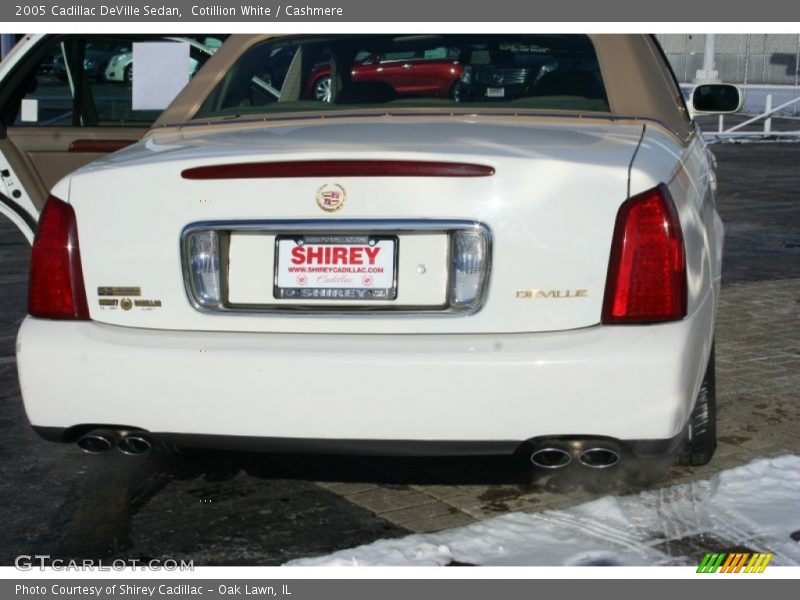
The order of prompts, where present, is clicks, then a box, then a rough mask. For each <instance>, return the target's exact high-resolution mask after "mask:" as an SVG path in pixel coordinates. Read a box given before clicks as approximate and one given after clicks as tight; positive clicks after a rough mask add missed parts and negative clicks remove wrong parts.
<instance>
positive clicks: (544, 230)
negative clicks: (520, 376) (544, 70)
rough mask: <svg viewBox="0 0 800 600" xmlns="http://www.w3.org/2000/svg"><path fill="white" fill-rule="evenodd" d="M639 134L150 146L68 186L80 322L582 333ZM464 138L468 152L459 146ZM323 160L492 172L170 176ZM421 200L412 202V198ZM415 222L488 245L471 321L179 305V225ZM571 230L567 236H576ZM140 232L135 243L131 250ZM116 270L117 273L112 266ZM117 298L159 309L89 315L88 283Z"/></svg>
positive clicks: (496, 133)
mask: <svg viewBox="0 0 800 600" xmlns="http://www.w3.org/2000/svg"><path fill="white" fill-rule="evenodd" d="M640 135H641V128H640V127H624V126H614V127H610V126H608V125H581V126H577V127H574V128H570V129H567V128H564V127H563V126H556V125H553V126H550V125H543V124H541V123H538V124H536V125H529V126H526V124H525V123H524V122H519V123H509V124H490V123H477V122H469V121H455V122H448V123H436V122H420V123H413V122H409V121H408V120H404V121H401V122H393V121H389V122H386V121H380V122H377V123H376V122H375V121H370V122H358V123H342V124H320V123H312V124H308V125H286V126H280V127H271V128H258V129H252V130H250V131H236V132H231V133H221V134H218V135H215V136H208V137H202V138H196V139H190V140H187V141H185V142H180V141H179V140H174V141H172V142H171V143H170V142H163V143H158V142H156V141H155V140H153V139H149V140H146V141H144V142H141V143H139V144H137V145H136V146H134V147H131V148H130V149H126V150H125V151H122V152H119V153H116V154H114V155H113V156H110V157H109V158H108V159H106V160H103V161H98V162H96V163H93V164H92V165H90V166H89V167H87V168H85V169H82V170H80V171H78V172H76V173H75V174H74V176H73V177H72V179H71V184H70V185H71V190H70V198H71V199H70V202H71V203H72V204H73V206H74V207H75V211H76V213H77V216H78V229H79V237H80V241H81V248H82V249H83V270H84V277H85V279H86V281H87V282H89V283H87V294H88V300H89V305H90V310H91V317H92V319H94V320H97V321H100V322H104V323H109V324H117V325H125V326H133V327H148V328H156V329H178V330H206V331H231V330H234V331H259V332H268V331H269V332H316V333H376V332H382V333H421V332H424V333H464V332H472V333H480V332H483V333H489V332H491V333H497V332H532V331H552V330H563V329H574V328H577V327H587V326H591V325H595V324H597V323H599V320H600V309H601V305H602V300H603V290H604V285H605V276H606V271H607V268H608V248H609V244H610V239H611V234H612V231H613V228H614V220H615V218H616V213H617V209H618V208H619V205H620V204H621V203H622V202H623V201H624V199H625V197H626V195H627V168H628V164H629V163H630V161H631V158H632V156H633V153H634V150H635V149H636V145H637V143H638V141H639V137H640ZM464 139H469V140H474V142H472V143H470V144H468V145H467V144H464V143H463V142H462V140H464ZM343 140H345V141H343ZM366 147H368V148H369V152H368V153H367V152H365V151H364V148H366ZM267 148H268V149H269V150H268V151H267V150H266V149H267ZM331 153H335V155H336V156H337V158H340V159H344V158H356V159H364V158H371V159H380V158H384V159H399V160H437V159H438V160H442V158H443V157H446V160H448V161H453V162H468V163H477V164H485V165H489V166H492V167H495V168H496V170H497V172H496V174H495V175H493V176H491V177H481V178H463V179H454V178H426V179H419V178H413V177H404V178H339V179H335V180H330V181H329V180H324V179H317V178H300V179H274V180H268V181H265V180H259V179H251V180H236V181H231V180H217V181H214V180H204V181H188V180H183V179H181V176H180V173H181V171H182V170H184V169H187V168H191V167H196V166H203V165H209V164H224V163H239V162H253V161H258V160H270V161H280V160H301V159H302V160H314V159H319V158H324V157H326V156H330V155H331ZM598 155H599V156H601V157H602V160H600V161H598V160H597V156H598ZM666 158H667V159H669V158H670V157H666ZM665 169H669V167H665ZM576 172H580V173H581V176H580V177H576V176H575V173H576ZM120 182H122V185H123V186H124V188H125V189H126V192H127V193H129V194H131V197H136V198H137V205H138V208H137V210H135V211H126V216H125V219H123V220H121V219H119V218H117V215H118V214H119V207H118V206H116V204H115V203H114V202H110V201H109V199H108V198H107V190H109V189H113V187H114V186H115V185H119V184H120ZM325 183H338V184H340V185H342V186H343V187H344V188H345V189H346V190H347V203H346V205H345V207H344V208H343V209H342V210H341V211H339V212H337V213H334V214H328V213H325V212H323V211H321V210H320V208H319V207H318V206H317V204H316V201H315V193H316V190H317V189H318V188H319V187H320V186H321V185H322V184H325ZM423 189H424V191H425V193H420V190H423ZM276 199H279V200H276ZM587 199H591V200H590V201H587ZM420 215H424V218H425V219H451V218H461V219H464V218H466V219H471V220H475V221H478V222H480V223H483V224H484V225H486V226H487V227H488V228H489V229H490V230H491V231H492V232H494V239H493V243H494V248H493V256H492V273H491V281H490V282H489V287H490V289H491V290H492V291H491V292H490V297H489V299H488V301H487V304H486V305H485V306H484V307H483V309H482V310H481V311H479V312H478V313H477V314H475V315H472V316H470V318H469V319H468V320H464V319H460V318H453V317H451V316H437V315H435V314H432V315H429V316H427V317H426V318H424V319H398V318H396V317H395V316H391V315H388V314H387V315H386V316H379V315H375V316H371V317H370V318H369V319H364V318H359V317H350V318H342V317H339V316H332V317H325V316H322V315H317V316H315V317H314V318H313V319H300V318H296V317H294V316H292V315H286V316H283V317H280V316H276V317H271V318H269V319H265V318H263V317H261V316H247V315H224V316H223V315H209V314H204V313H202V312H199V311H197V310H195V309H194V308H193V307H192V305H191V304H190V303H189V301H188V300H187V296H186V290H185V288H184V282H183V279H182V278H181V276H180V273H181V263H180V254H179V250H180V246H179V240H180V233H181V231H182V229H183V228H184V227H185V226H187V225H188V224H190V223H193V222H198V221H217V220H220V221H229V220H231V219H242V220H247V219H254V220H259V219H260V220H274V221H279V220H282V219H309V220H329V221H330V222H331V226H332V227H333V226H335V224H336V221H337V220H339V219H349V220H362V219H364V220H386V221H390V220H395V219H396V220H402V219H413V218H419V216H420ZM574 231H580V232H581V234H580V235H579V236H575V235H574V233H572V232H574ZM567 232H569V234H567ZM145 235H146V237H147V239H148V240H149V241H148V243H147V244H141V243H140V242H139V240H140V239H141V238H142V237H143V236H145ZM106 247H114V248H118V249H119V250H120V252H124V253H125V254H124V256H125V257H124V258H122V256H121V255H120V254H117V253H116V252H95V251H93V249H94V248H106ZM593 248H597V249H599V250H600V251H593V250H592V249H593ZM435 258H436V257H433V259H434V260H435ZM120 260H124V261H125V268H124V269H120ZM270 267H271V265H270V263H269V262H268V259H267V258H265V267H264V277H265V278H267V279H269V280H271V272H269V271H268V269H269V268H270ZM132 285H135V286H140V287H141V288H142V293H143V295H144V296H145V297H148V298H157V299H159V300H161V302H162V307H161V308H160V309H159V310H151V311H141V310H139V311H137V310H132V311H129V312H123V311H119V310H106V309H104V308H101V307H99V305H98V300H99V299H98V297H97V295H96V293H97V287H98V286H132ZM529 289H547V290H550V289H554V290H576V289H585V290H587V295H586V296H585V297H576V298H570V299H560V300H552V299H551V300H542V301H539V300H536V301H531V300H525V299H520V298H518V297H517V296H516V292H517V291H518V290H529Z"/></svg>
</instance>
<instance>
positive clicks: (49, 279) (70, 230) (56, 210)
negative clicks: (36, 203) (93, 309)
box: [28, 196, 89, 319]
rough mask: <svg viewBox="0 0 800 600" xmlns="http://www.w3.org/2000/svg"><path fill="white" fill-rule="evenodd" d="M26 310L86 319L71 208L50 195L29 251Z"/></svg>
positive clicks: (46, 315)
mask: <svg viewBox="0 0 800 600" xmlns="http://www.w3.org/2000/svg"><path fill="white" fill-rule="evenodd" d="M28 313H29V314H30V315H32V316H34V317H41V318H45V319H88V318H89V307H88V305H87V303H86V289H85V288H84V285H83V270H82V269H81V253H80V247H79V246H78V228H77V223H76V221H75V211H74V210H73V209H72V207H71V206H70V205H69V204H67V203H66V202H63V201H61V200H59V199H58V198H56V197H55V196H50V198H48V199H47V203H46V204H45V205H44V209H43V210H42V214H41V216H40V217H39V225H38V226H37V228H36V237H35V238H34V240H33V249H32V250H31V271H30V277H29V279H28Z"/></svg>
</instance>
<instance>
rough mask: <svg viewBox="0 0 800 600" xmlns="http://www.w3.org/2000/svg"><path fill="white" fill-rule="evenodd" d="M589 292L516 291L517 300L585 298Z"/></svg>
mask: <svg viewBox="0 0 800 600" xmlns="http://www.w3.org/2000/svg"><path fill="white" fill-rule="evenodd" d="M588 295H589V290H517V298H531V299H535V298H586V297H587V296H588Z"/></svg>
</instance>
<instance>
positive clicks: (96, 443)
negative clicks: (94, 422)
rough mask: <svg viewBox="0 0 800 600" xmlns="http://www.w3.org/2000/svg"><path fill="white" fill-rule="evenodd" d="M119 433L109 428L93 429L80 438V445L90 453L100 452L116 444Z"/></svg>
mask: <svg viewBox="0 0 800 600" xmlns="http://www.w3.org/2000/svg"><path fill="white" fill-rule="evenodd" d="M119 437H120V435H119V433H118V432H116V431H111V430H107V429H93V430H92V431H90V432H88V433H86V434H84V435H82V436H81V437H80V438H79V439H78V447H79V448H80V449H81V450H83V451H84V452H87V453H88V454H99V453H100V452H105V451H106V450H108V449H110V448H111V447H112V446H114V445H115V444H116V443H117V442H118V440H119Z"/></svg>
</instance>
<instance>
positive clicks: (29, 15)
mask: <svg viewBox="0 0 800 600" xmlns="http://www.w3.org/2000/svg"><path fill="white" fill-rule="evenodd" d="M78 21H80V22H115V21H116V22H173V23H180V22H193V23H212V22H220V21H222V22H237V21H238V22H248V23H263V24H264V25H266V24H267V23H270V22H330V23H337V22H339V23H342V22H409V23H413V22H420V23H421V22H447V23H453V22H461V23H477V22H515V23H516V22H525V23H530V22H706V23H721V22H750V23H758V22H762V23H763V22H780V23H787V22H800V2H798V1H797V0H759V1H758V2H754V1H753V0H701V1H698V0H666V1H662V2H644V1H642V0H558V1H552V0H451V1H445V0H439V1H438V2H431V0H325V1H322V0H250V1H248V0H205V1H203V0H118V1H115V0H10V1H9V2H3V3H2V4H0V22H4V23H7V24H13V23H15V22H16V23H30V22H51V23H58V22H65V23H66V22H78Z"/></svg>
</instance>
